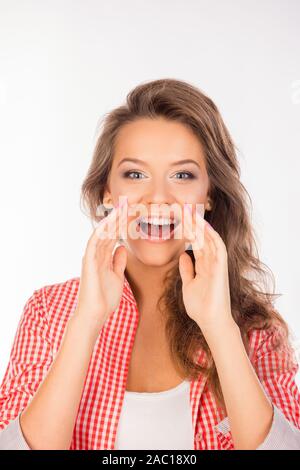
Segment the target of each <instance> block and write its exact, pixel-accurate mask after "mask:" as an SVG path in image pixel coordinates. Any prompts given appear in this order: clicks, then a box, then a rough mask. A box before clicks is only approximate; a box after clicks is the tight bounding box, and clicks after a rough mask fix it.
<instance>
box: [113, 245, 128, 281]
mask: <svg viewBox="0 0 300 470" xmlns="http://www.w3.org/2000/svg"><path fill="white" fill-rule="evenodd" d="M126 263H127V250H126V248H125V246H123V245H120V246H118V247H117V248H116V250H115V252H114V258H113V262H112V269H113V271H114V272H115V273H116V274H117V276H119V277H120V278H122V277H123V275H124V271H125V268H126Z"/></svg>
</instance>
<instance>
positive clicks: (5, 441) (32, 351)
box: [0, 288, 53, 449]
mask: <svg viewBox="0 0 300 470" xmlns="http://www.w3.org/2000/svg"><path fill="white" fill-rule="evenodd" d="M46 313H47V308H46V298H45V292H44V288H41V289H39V290H35V291H34V292H33V294H32V295H31V297H30V298H29V299H28V300H27V302H26V304H25V306H24V308H23V313H22V315H21V319H20V321H19V324H18V327H17V331H16V334H15V338H14V341H13V345H12V349H11V352H10V358H9V362H8V365H7V368H6V371H5V374H4V377H3V380H2V384H1V386H0V448H1V449H5V448H9V449H12V448H13V447H6V446H16V448H20V447H19V446H22V449H23V448H25V447H26V446H27V447H28V449H29V446H28V444H27V443H26V440H25V437H24V436H23V434H22V430H21V427H20V421H19V418H20V414H21V412H22V411H23V410H24V409H25V408H26V406H27V404H28V403H29V401H30V400H31V399H32V398H33V396H34V395H35V392H36V391H37V389H38V387H39V385H40V383H41V382H42V380H43V379H44V377H45V376H46V374H47V372H48V370H49V367H50V365H51V363H52V360H53V350H52V344H51V341H50V337H49V325H48V319H47V315H46ZM25 444H26V445H25Z"/></svg>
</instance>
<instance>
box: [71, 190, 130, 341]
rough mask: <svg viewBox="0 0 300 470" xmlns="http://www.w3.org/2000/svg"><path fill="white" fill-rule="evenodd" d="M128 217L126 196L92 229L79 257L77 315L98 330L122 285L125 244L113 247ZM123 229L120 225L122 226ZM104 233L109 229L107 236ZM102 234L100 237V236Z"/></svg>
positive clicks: (119, 294) (114, 303)
mask: <svg viewBox="0 0 300 470" xmlns="http://www.w3.org/2000/svg"><path fill="white" fill-rule="evenodd" d="M126 220H127V198H126V199H125V200H123V205H121V206H119V207H117V208H114V209H113V210H112V212H111V213H110V214H109V215H108V216H106V217H105V218H104V219H103V220H101V222H100V223H99V224H98V226H97V227H96V228H95V230H94V232H93V233H92V235H91V237H90V239H89V241H88V243H87V246H86V250H85V253H84V256H83V258H82V269H81V277H80V284H79V296H78V303H77V307H76V312H75V313H76V315H77V316H78V315H79V316H81V317H84V318H85V321H86V322H87V323H89V324H90V325H91V326H92V328H95V329H96V333H97V334H98V333H99V331H100V329H101V328H102V326H103V324H104V323H105V321H106V320H107V318H108V317H109V315H110V314H111V313H112V312H113V311H114V310H115V309H116V308H117V307H118V305H119V302H120V299H121V295H122V291H123V285H124V271H125V267H126V263H127V251H126V248H125V247H124V246H123V245H121V246H118V247H117V248H116V250H115V252H114V254H112V252H113V248H114V246H115V244H116V242H117V238H113V237H112V234H116V236H117V237H118V234H119V227H120V226H121V227H124V224H125V221H126ZM121 230H122V229H121ZM104 233H106V234H107V233H109V236H107V235H105V236H104V238H103V234H104ZM101 234H102V238H100V237H101Z"/></svg>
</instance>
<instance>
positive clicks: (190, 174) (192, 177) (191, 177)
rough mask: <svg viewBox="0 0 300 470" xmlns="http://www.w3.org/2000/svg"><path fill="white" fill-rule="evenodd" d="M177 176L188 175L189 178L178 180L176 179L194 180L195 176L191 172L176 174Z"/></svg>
mask: <svg viewBox="0 0 300 470" xmlns="http://www.w3.org/2000/svg"><path fill="white" fill-rule="evenodd" d="M176 175H187V177H185V178H176V179H185V180H186V179H191V180H192V179H194V178H195V176H194V175H193V173H190V172H189V171H179V172H178V173H176Z"/></svg>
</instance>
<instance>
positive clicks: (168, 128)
mask: <svg viewBox="0 0 300 470" xmlns="http://www.w3.org/2000/svg"><path fill="white" fill-rule="evenodd" d="M114 150H115V152H114V164H116V165H117V164H118V162H119V161H120V160H121V159H122V158H124V157H128V158H130V157H132V158H140V159H143V160H146V159H147V161H148V162H149V164H150V163H151V162H155V161H156V159H159V161H160V164H162V163H164V162H165V163H166V164H168V163H171V162H172V161H174V160H177V159H179V158H182V159H183V158H194V159H195V160H197V161H198V162H199V163H202V164H204V152H203V148H202V145H201V142H200V140H199V138H198V137H197V136H196V135H195V134H194V133H193V131H192V130H191V129H190V128H188V126H186V125H184V124H182V123H180V122H178V121H171V120H167V119H165V118H161V117H159V118H155V119H149V118H140V119H137V120H136V121H134V122H131V123H127V124H125V125H124V126H122V128H121V129H120V130H119V132H118V134H117V137H116V141H115V148H114ZM162 158H163V160H162Z"/></svg>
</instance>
